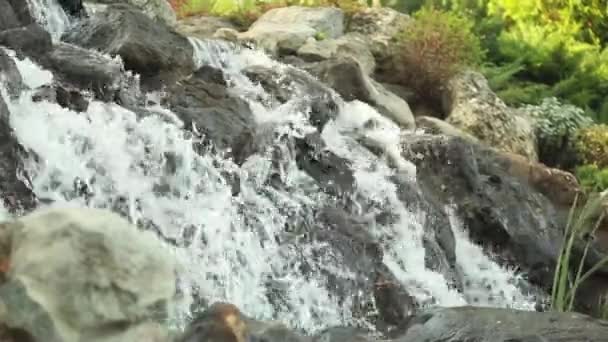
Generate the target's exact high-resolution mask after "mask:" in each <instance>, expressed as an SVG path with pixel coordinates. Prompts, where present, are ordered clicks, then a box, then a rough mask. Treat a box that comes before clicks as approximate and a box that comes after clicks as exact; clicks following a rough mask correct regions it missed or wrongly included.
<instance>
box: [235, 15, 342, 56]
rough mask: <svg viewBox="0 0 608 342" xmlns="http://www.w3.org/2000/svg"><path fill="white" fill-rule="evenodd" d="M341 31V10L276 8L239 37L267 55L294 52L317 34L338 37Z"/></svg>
mask: <svg viewBox="0 0 608 342" xmlns="http://www.w3.org/2000/svg"><path fill="white" fill-rule="evenodd" d="M343 34H344V13H343V12H342V10H340V9H338V8H335V7H320V8H311V7H300V6H290V7H283V8H276V9H273V10H270V11H268V12H266V13H264V15H262V16H261V17H260V18H259V19H258V20H257V21H256V22H255V23H253V25H251V27H250V28H249V30H248V31H246V32H243V33H241V34H240V35H239V40H241V41H248V42H252V43H254V44H256V45H258V46H259V47H261V48H264V49H265V50H266V51H268V52H269V53H271V54H277V53H291V52H296V51H297V50H298V49H299V48H300V47H301V46H302V45H304V43H306V40H307V39H308V38H311V37H315V36H317V35H322V36H324V37H326V38H330V39H332V38H338V37H340V36H341V35H343Z"/></svg>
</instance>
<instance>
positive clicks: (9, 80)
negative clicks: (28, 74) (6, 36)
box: [0, 49, 26, 98]
mask: <svg viewBox="0 0 608 342" xmlns="http://www.w3.org/2000/svg"><path fill="white" fill-rule="evenodd" d="M0 74H2V79H1V80H0V82H2V84H3V85H4V86H5V87H6V90H7V92H8V95H9V96H10V97H11V98H15V97H18V96H19V95H20V94H21V91H22V90H24V89H25V88H26V86H25V84H24V83H23V78H22V77H21V73H20V72H19V69H17V65H16V64H15V61H14V60H13V58H12V57H11V56H10V55H9V54H8V53H7V51H6V50H4V49H0Z"/></svg>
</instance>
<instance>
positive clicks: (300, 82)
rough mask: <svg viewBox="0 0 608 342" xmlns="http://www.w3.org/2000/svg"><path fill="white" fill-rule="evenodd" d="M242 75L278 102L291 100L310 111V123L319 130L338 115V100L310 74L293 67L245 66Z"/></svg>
mask: <svg viewBox="0 0 608 342" xmlns="http://www.w3.org/2000/svg"><path fill="white" fill-rule="evenodd" d="M244 73H245V75H247V77H248V78H249V79H251V80H252V81H253V82H256V83H259V84H260V85H261V86H262V88H264V90H266V92H268V93H269V94H270V95H271V99H272V100H274V101H277V102H278V103H281V104H282V103H285V102H288V101H293V102H295V104H297V105H298V107H300V109H301V110H302V111H308V112H309V122H310V123H311V124H312V125H313V126H315V127H317V129H318V130H319V131H321V130H322V129H323V127H324V126H325V124H326V123H327V122H328V121H329V120H332V119H335V118H336V117H337V116H338V111H339V105H338V101H339V98H338V97H337V96H335V95H334V94H333V93H332V91H331V90H330V89H329V88H327V87H326V86H325V85H323V84H322V83H321V82H319V81H318V80H316V79H315V78H314V77H312V76H310V75H309V74H307V73H305V72H303V71H301V70H297V69H295V68H291V67H286V68H284V69H282V70H274V69H270V68H266V67H261V66H254V67H248V68H246V69H245V70H244Z"/></svg>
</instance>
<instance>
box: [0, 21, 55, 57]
mask: <svg viewBox="0 0 608 342" xmlns="http://www.w3.org/2000/svg"><path fill="white" fill-rule="evenodd" d="M1 45H4V46H6V47H9V48H11V49H13V50H15V51H17V52H19V53H22V54H24V55H25V56H28V57H31V58H33V59H35V60H38V59H39V58H40V57H42V56H44V55H45V54H46V53H47V52H49V51H51V49H52V48H53V43H52V41H51V35H50V34H49V33H48V32H46V31H45V30H44V29H43V28H42V27H41V26H40V25H38V24H37V23H32V24H29V25H27V26H22V27H16V28H12V29H8V30H4V31H1V32H0V46H1Z"/></svg>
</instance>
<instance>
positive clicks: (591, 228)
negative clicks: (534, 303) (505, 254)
mask: <svg viewBox="0 0 608 342" xmlns="http://www.w3.org/2000/svg"><path fill="white" fill-rule="evenodd" d="M607 198H608V192H602V193H599V194H592V195H591V196H589V199H588V200H587V201H586V202H585V205H584V206H583V207H582V208H581V209H578V208H577V202H578V197H577V199H576V200H575V201H574V204H573V206H572V208H571V210H570V215H569V217H568V224H567V225H566V230H565V232H564V240H563V243H562V247H561V250H560V254H559V258H558V260H557V264H556V266H555V274H554V278H553V287H552V291H551V307H552V309H553V310H555V311H561V312H566V311H572V309H573V307H574V301H575V299H576V292H577V290H578V287H579V286H580V285H581V284H582V283H583V282H584V281H585V280H587V279H588V278H589V277H590V276H591V275H593V274H594V273H595V272H597V271H598V270H599V269H600V268H601V267H603V266H604V265H606V264H607V263H608V256H606V257H604V258H603V259H601V260H600V261H599V262H598V263H596V264H595V265H594V266H592V267H591V268H590V269H589V270H587V271H586V272H584V266H585V260H586V258H587V253H588V251H589V247H590V245H591V241H592V240H591V239H587V242H586V244H585V248H584V250H583V253H582V257H581V259H580V261H579V263H578V267H576V268H575V269H573V267H575V266H576V265H575V264H574V263H573V260H572V257H573V250H574V246H575V242H576V241H577V240H580V239H582V238H583V237H584V236H586V235H590V236H593V235H595V232H596V231H597V229H598V228H599V226H600V224H601V222H602V221H603V220H604V218H605V217H606V211H607V210H606V206H605V205H606V204H605V203H606V202H605V201H606V199H607ZM572 270H574V271H575V272H574V273H572V272H571V271H572Z"/></svg>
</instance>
